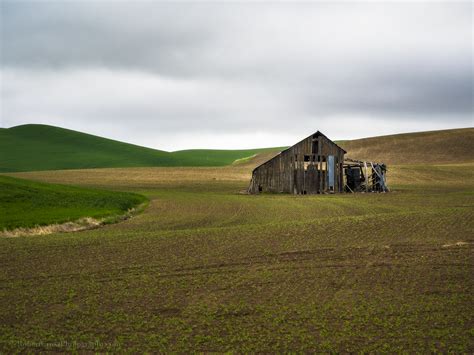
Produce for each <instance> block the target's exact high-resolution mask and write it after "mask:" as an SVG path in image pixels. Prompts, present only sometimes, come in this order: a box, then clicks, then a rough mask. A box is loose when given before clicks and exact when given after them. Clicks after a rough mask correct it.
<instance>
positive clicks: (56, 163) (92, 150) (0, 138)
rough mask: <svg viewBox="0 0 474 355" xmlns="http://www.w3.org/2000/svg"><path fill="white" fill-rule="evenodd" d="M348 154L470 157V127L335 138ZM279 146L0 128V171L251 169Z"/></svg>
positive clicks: (394, 159)
mask: <svg viewBox="0 0 474 355" xmlns="http://www.w3.org/2000/svg"><path fill="white" fill-rule="evenodd" d="M338 143H339V144H340V145H341V146H342V147H343V148H344V149H346V150H347V152H348V155H347V156H348V157H349V158H355V159H361V160H363V159H367V160H374V161H383V162H385V163H387V164H420V163H462V162H472V161H474V128H464V129H453V130H443V131H432V132H421V133H407V134H397V135H390V136H381V137H373V138H365V139H357V140H352V141H341V142H338ZM282 149H284V147H277V148H265V149H247V150H212V149H193V150H182V151H177V152H166V151H161V150H155V149H151V148H145V147H140V146H137V145H133V144H128V143H123V142H118V141H115V140H111V139H107V138H102V137H97V136H93V135H90V134H86V133H81V132H76V131H72V130H68V129H64V128H59V127H52V126H46V125H23V126H17V127H12V128H8V129H0V172H22V171H40V170H61V169H85V168H115V167H153V166H157V167H159V166H163V167H165V166H168V167H173V166H225V165H230V164H239V165H241V166H242V167H243V166H245V167H248V168H252V167H255V166H257V165H259V164H260V163H262V162H264V161H266V160H268V159H269V158H271V157H272V156H274V155H275V154H277V153H278V152H279V151H281V150H282Z"/></svg>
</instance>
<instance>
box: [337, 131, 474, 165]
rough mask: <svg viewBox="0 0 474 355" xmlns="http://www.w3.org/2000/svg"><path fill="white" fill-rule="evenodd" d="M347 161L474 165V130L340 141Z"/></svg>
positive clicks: (428, 132)
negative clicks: (470, 163)
mask: <svg viewBox="0 0 474 355" xmlns="http://www.w3.org/2000/svg"><path fill="white" fill-rule="evenodd" d="M339 145H341V146H342V147H343V148H344V149H345V150H346V151H347V152H348V154H347V155H346V156H347V157H348V158H354V159H359V160H372V161H381V162H385V163H387V164H423V163H429V164H436V163H441V164H445V163H465V162H474V128H472V127H471V128H460V129H448V130H440V131H427V132H417V133H404V134H394V135H389V136H380V137H371V138H363V139H355V140H350V141H342V142H339Z"/></svg>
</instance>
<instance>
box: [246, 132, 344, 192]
mask: <svg viewBox="0 0 474 355" xmlns="http://www.w3.org/2000/svg"><path fill="white" fill-rule="evenodd" d="M345 153H346V151H345V150H344V149H342V148H341V147H339V146H338V145H337V144H336V143H334V142H333V141H331V140H330V139H329V138H328V137H326V136H325V135H324V134H322V133H321V132H319V131H318V132H316V133H315V134H312V135H311V136H309V137H307V138H305V139H303V140H302V141H301V142H299V143H296V144H295V145H294V146H292V147H290V148H288V149H286V150H284V151H282V152H281V153H279V154H278V155H277V156H275V157H274V158H272V159H270V160H268V161H267V162H265V163H263V164H262V165H260V166H258V167H256V168H255V169H254V170H253V173H252V180H251V182H250V186H249V193H253V194H255V193H259V192H282V193H293V194H303V195H304V194H318V193H335V192H343V191H344V170H343V164H344V154H345Z"/></svg>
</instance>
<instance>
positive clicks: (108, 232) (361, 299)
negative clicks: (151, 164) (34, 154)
mask: <svg viewBox="0 0 474 355" xmlns="http://www.w3.org/2000/svg"><path fill="white" fill-rule="evenodd" d="M250 171H251V169H250V168H249V165H248V164H247V163H245V164H236V165H235V166H229V167H222V168H129V169H93V170H68V171H53V172H48V171H44V172H31V173H17V174H11V175H14V176H18V177H23V178H27V179H32V180H38V181H45V182H55V183H63V184H73V185H80V186H85V187H102V188H107V189H111V190H117V191H130V192H138V193H140V194H143V195H145V196H146V197H147V198H149V199H150V204H149V206H148V208H147V209H146V210H145V211H144V212H143V213H141V214H139V215H137V216H135V217H133V218H131V219H129V220H126V221H123V222H120V223H117V224H111V225H107V226H104V227H103V228H100V229H95V230H89V231H82V232H73V233H59V234H52V235H48V236H31V237H21V238H10V239H7V238H0V261H1V265H2V267H1V268H0V290H1V291H0V300H1V304H2V307H1V308H0V349H1V350H2V351H4V352H13V351H30V352H31V351H35V352H36V351H48V350H53V351H68V350H74V349H76V350H81V351H91V352H92V351H128V352H139V351H140V352H142V351H161V352H169V351H172V352H188V351H204V352H211V351H216V352H224V351H237V352H273V351H313V352H328V351H332V352H348V351H351V352H356V351H360V352H375V351H376V352H400V351H406V352H432V351H438V352H448V351H451V352H467V353H471V352H473V351H474V340H473V339H474V320H473V315H472V309H473V308H474V292H473V286H474V276H473V272H472V270H473V266H474V253H473V251H474V218H473V217H474V199H473V195H474V179H473V177H474V164H473V163H465V164H462V163H459V164H442V165H434V164H433V165H397V166H389V172H388V174H389V175H388V176H389V184H390V187H391V188H392V190H393V192H391V193H387V194H357V195H356V194H344V195H317V196H308V195H306V196H291V195H258V196H250V195H244V194H242V193H241V192H242V191H245V189H246V187H247V184H248V181H249V178H250Z"/></svg>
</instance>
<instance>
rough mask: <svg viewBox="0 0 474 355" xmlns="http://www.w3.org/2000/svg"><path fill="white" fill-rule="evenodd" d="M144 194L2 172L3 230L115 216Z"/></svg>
mask: <svg viewBox="0 0 474 355" xmlns="http://www.w3.org/2000/svg"><path fill="white" fill-rule="evenodd" d="M145 200H146V199H145V198H144V197H143V196H142V195H138V194H131V193H124V192H120V193H117V192H108V191H101V190H94V189H85V188H79V187H72V186H64V185H56V184H45V183H40V182H34V181H28V180H23V179H17V178H12V177H7V176H0V231H2V230H12V229H15V228H19V227H25V228H28V227H35V226H42V225H49V224H57V223H64V222H71V221H75V220H78V219H80V218H83V217H92V218H96V219H101V218H106V217H107V218H113V217H115V216H117V215H120V214H123V213H124V212H127V211H128V210H129V209H131V208H133V207H135V206H137V205H139V204H140V203H143V202H144V201H145Z"/></svg>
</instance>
